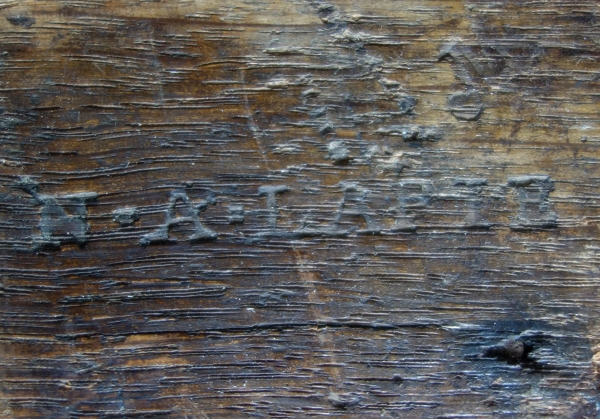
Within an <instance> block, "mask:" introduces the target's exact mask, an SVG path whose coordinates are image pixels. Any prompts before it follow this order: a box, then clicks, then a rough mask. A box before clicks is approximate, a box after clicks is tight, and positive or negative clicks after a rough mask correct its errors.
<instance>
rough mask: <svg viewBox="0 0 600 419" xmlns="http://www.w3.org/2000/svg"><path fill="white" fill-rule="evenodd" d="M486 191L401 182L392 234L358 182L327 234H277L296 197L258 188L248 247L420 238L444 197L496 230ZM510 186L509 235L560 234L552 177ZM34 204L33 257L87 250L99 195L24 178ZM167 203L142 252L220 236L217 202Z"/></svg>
mask: <svg viewBox="0 0 600 419" xmlns="http://www.w3.org/2000/svg"><path fill="white" fill-rule="evenodd" d="M486 185H487V179H483V178H456V179H454V181H453V183H452V191H453V193H454V195H452V194H439V195H436V189H435V187H434V184H433V183H432V182H431V181H429V180H424V179H403V180H401V181H399V182H398V183H397V184H396V187H395V193H396V196H395V203H394V204H393V205H392V208H390V211H389V213H390V214H391V216H392V217H393V219H394V223H393V225H392V226H391V227H389V228H387V229H386V228H384V227H382V226H381V225H380V223H379V221H378V220H377V219H375V217H374V216H373V214H372V210H370V209H369V207H368V205H367V203H368V202H369V200H368V196H369V194H370V191H369V190H368V189H365V188H362V187H361V186H360V185H359V184H358V182H340V183H339V185H338V186H339V187H340V188H341V190H342V194H343V195H342V199H341V200H340V202H339V204H338V206H337V209H336V213H335V216H334V218H333V221H332V223H331V225H329V226H326V227H312V226H310V223H309V222H308V220H307V219H305V220H303V221H302V222H301V223H300V227H299V228H298V229H296V230H283V229H280V228H278V225H277V222H278V219H279V206H278V204H277V197H278V196H279V195H282V194H285V193H287V192H290V191H291V188H290V187H289V186H287V185H269V186H261V187H259V188H258V193H257V196H262V197H264V198H265V200H266V209H265V210H264V211H266V219H267V225H268V226H267V228H266V229H263V230H261V231H259V232H257V233H253V234H250V235H248V236H247V237H248V238H250V239H253V238H254V239H261V238H268V237H279V238H290V239H293V238H298V239H299V238H306V237H340V236H347V235H349V234H352V233H357V234H380V233H387V234H394V233H400V232H408V233H411V232H415V231H416V230H417V224H416V223H415V220H414V217H415V215H414V212H415V211H416V210H419V209H425V208H427V207H428V205H430V203H431V201H432V200H434V199H435V198H436V196H437V197H439V196H445V197H448V196H454V197H460V198H459V199H461V200H462V201H465V202H466V204H467V215H466V216H465V217H464V219H463V222H462V224H458V225H457V227H462V228H467V229H488V228H490V227H492V226H493V223H491V222H489V221H487V220H486V219H485V217H484V215H483V214H482V211H481V209H482V208H481V207H482V202H483V200H482V198H481V193H482V191H483V188H484V187H485V186H486ZM507 186H508V187H509V188H512V190H513V195H514V199H515V200H516V201H517V202H518V205H519V207H518V210H517V214H516V216H515V217H511V218H510V224H509V226H510V228H511V229H513V230H516V231H531V230H540V229H548V228H554V227H556V226H557V216H556V213H555V212H554V211H553V210H552V208H551V205H550V202H549V200H548V197H549V194H550V192H551V191H553V190H554V182H552V180H551V179H550V176H547V175H528V176H514V177H509V178H508V182H507ZM15 187H16V188H18V189H21V190H23V191H25V192H27V193H28V194H30V195H31V196H33V198H34V199H35V200H36V202H37V204H39V205H41V206H42V208H41V211H40V215H41V220H40V225H39V228H40V232H41V234H40V235H39V236H35V237H34V238H33V246H32V249H33V250H35V251H37V250H42V249H44V250H52V249H54V250H57V249H60V246H61V245H62V244H68V243H76V244H77V245H79V246H80V247H84V246H85V244H86V243H87V242H88V238H89V236H88V233H89V230H90V226H89V224H88V223H87V205H88V204H89V203H91V202H93V201H96V200H97V198H98V195H97V194H96V193H94V192H87V193H78V194H69V195H63V196H57V197H54V196H50V195H42V194H40V193H39V184H38V183H37V182H35V181H33V180H32V179H31V178H29V177H23V178H21V179H20V181H19V182H17V183H16V184H15ZM168 198H169V201H168V204H167V209H166V211H165V218H164V222H163V223H162V224H161V225H160V226H159V227H157V228H155V229H154V231H151V232H150V233H147V234H145V235H143V236H142V237H141V239H140V240H139V244H140V245H141V246H148V245H155V244H168V243H174V242H177V240H176V239H174V238H171V237H170V235H169V234H170V230H171V228H172V227H175V226H179V225H182V224H186V225H189V224H191V226H192V233H191V235H190V236H189V237H188V240H189V241H190V242H191V243H198V242H210V241H214V240H216V239H217V238H218V236H219V234H218V232H216V231H214V230H212V229H211V228H209V227H207V226H205V225H204V224H203V223H202V220H201V219H200V214H202V213H203V212H205V211H207V210H208V208H209V206H211V205H215V204H216V202H217V201H216V199H215V198H214V197H212V196H210V197H208V198H206V199H203V200H201V201H200V202H196V203H194V202H192V201H191V200H190V198H189V197H188V195H187V193H186V192H185V191H183V190H174V191H171V192H170V193H169V197H168ZM228 209H229V213H230V215H229V218H228V220H229V224H232V225H235V224H243V223H244V221H245V216H246V210H245V209H244V206H243V205H230V206H229V207H228ZM113 217H114V218H113V219H114V221H115V222H117V223H118V224H120V225H121V227H127V226H131V225H133V224H134V223H135V222H136V221H137V220H139V219H140V215H139V212H138V210H137V209H136V208H131V207H126V208H120V209H117V210H116V211H114V212H113ZM347 217H359V218H362V219H363V221H364V223H365V225H366V229H364V230H359V229H358V228H357V227H353V228H343V226H342V220H344V219H345V218H347Z"/></svg>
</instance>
